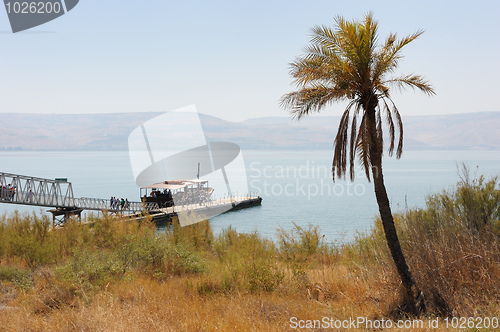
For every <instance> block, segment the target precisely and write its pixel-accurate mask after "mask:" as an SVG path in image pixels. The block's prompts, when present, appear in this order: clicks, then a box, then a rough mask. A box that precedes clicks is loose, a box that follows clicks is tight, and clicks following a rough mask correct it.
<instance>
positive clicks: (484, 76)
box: [0, 0, 500, 121]
mask: <svg viewBox="0 0 500 332" xmlns="http://www.w3.org/2000/svg"><path fill="white" fill-rule="evenodd" d="M369 10H372V11H373V13H374V15H375V18H376V19H377V20H378V21H379V23H380V31H379V33H380V37H381V39H382V40H383V39H385V37H386V36H387V34H388V33H390V32H397V33H398V35H399V36H404V35H408V34H411V33H413V32H415V31H417V30H419V29H424V30H425V31H426V32H425V33H424V34H423V35H422V36H421V37H420V38H419V39H417V40H416V41H415V42H413V43H412V44H410V45H408V46H407V48H406V49H404V54H405V58H404V59H403V61H402V62H401V66H400V71H399V73H408V74H409V73H418V74H421V75H423V76H424V77H425V78H426V79H428V80H429V81H430V82H431V83H432V84H433V86H434V87H435V89H436V92H437V96H435V97H428V96H426V95H424V94H422V93H417V92H413V91H407V92H403V93H397V92H396V91H394V93H393V96H394V100H395V101H396V103H397V105H398V107H399V110H400V111H401V113H402V114H406V115H420V114H445V113H463V112H479V111H500V106H498V105H499V103H498V94H499V88H500V83H499V77H500V65H499V63H498V59H500V37H499V34H498V33H499V32H500V28H499V20H500V1H495V0H491V1H482V0H478V1H470V0H468V1H439V0H433V1H373V0H371V1H360V0H357V1H314V0H312V1H295V0H287V1H269V0H268V1H261V0H253V1H235V0H233V1H213V0H211V1H208V0H207V1H181V0H176V1H159V0H156V1H154V0H153V1H137V0H136V1H129V0H80V3H79V4H78V5H77V6H76V7H75V8H74V9H73V10H72V11H70V12H69V13H67V14H65V15H63V16H62V17H60V18H58V19H56V20H54V21H51V22H49V23H46V24H44V25H41V26H39V27H36V28H33V29H30V30H28V31H26V32H20V33H16V34H13V33H12V32H11V30H10V25H9V22H8V18H7V14H6V11H5V10H4V9H3V8H0V44H1V52H0V112H3V113H6V112H9V113H11V112H13V113H104V112H151V111H155V112H160V111H169V110H173V109H176V108H180V107H183V106H186V105H190V104H196V106H197V108H198V111H199V112H202V113H206V114H210V115H214V116H218V117H220V118H223V119H225V120H231V121H240V120H244V119H247V118H252V117H261V116H286V115H287V113H286V111H285V110H283V109H281V108H280V107H279V99H280V97H281V96H282V95H283V94H285V93H287V92H290V91H292V90H293V89H295V87H294V86H292V85H291V78H290V76H289V74H288V69H289V68H288V64H289V62H290V61H292V60H293V59H294V58H295V57H296V56H298V55H300V54H301V53H302V52H303V48H304V47H305V46H306V45H307V44H308V41H309V31H310V28H311V27H313V26H315V25H320V24H325V25H332V23H333V18H334V17H335V16H337V15H342V16H344V17H345V18H348V19H352V18H358V19H361V18H362V17H363V15H364V14H365V13H366V12H368V11H369ZM343 106H345V105H336V106H332V107H330V108H329V109H327V110H325V112H324V114H325V115H334V114H339V113H340V112H341V111H342V110H343ZM0 121H1V120H0Z"/></svg>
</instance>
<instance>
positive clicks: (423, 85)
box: [382, 74, 436, 95]
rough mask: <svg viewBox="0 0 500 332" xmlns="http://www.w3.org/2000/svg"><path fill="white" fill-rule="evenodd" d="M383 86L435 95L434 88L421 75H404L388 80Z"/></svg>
mask: <svg viewBox="0 0 500 332" xmlns="http://www.w3.org/2000/svg"><path fill="white" fill-rule="evenodd" d="M382 84H384V85H385V84H388V85H392V86H394V87H396V88H398V89H399V90H404V89H406V88H408V87H409V88H412V89H418V90H421V91H423V92H424V93H426V94H427V95H434V94H436V92H434V88H433V87H432V86H431V85H430V84H429V82H428V81H426V80H424V78H423V77H422V76H420V75H413V74H410V75H403V76H399V77H395V78H391V79H388V80H386V81H384V82H382Z"/></svg>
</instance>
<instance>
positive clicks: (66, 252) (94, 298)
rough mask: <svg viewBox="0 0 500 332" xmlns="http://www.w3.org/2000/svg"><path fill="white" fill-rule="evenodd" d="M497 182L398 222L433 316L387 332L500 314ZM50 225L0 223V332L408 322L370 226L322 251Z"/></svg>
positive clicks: (203, 233)
mask: <svg viewBox="0 0 500 332" xmlns="http://www.w3.org/2000/svg"><path fill="white" fill-rule="evenodd" d="M492 181H493V180H492ZM494 181H495V183H493V184H492V183H491V182H485V181H476V182H474V181H470V182H463V183H462V185H461V186H459V187H458V188H457V191H456V192H453V193H449V192H443V193H441V194H438V195H435V196H432V197H429V199H428V204H427V208H426V209H421V210H413V211H408V212H407V213H404V214H397V215H395V221H396V223H397V226H398V229H399V230H400V235H401V240H402V246H403V249H404V251H405V253H406V255H407V257H408V262H409V265H410V266H411V269H412V271H413V273H414V275H415V278H416V279H417V282H418V284H419V286H420V287H421V288H422V289H423V290H424V292H425V295H426V300H427V304H428V308H429V312H428V315H429V317H423V318H418V319H419V320H420V319H421V324H423V327H419V328H412V329H397V328H395V327H394V328H392V329H391V328H388V329H384V330H387V331H392V330H394V331H401V330H412V331H428V330H430V328H429V326H430V325H429V324H430V323H431V322H432V320H435V319H439V320H440V324H439V328H437V329H432V330H433V331H452V330H453V329H452V328H451V327H449V328H446V326H445V324H444V321H443V320H444V319H445V318H446V317H447V316H460V317H468V316H471V317H495V316H496V317H498V316H499V315H500V309H499V305H498V304H499V303H500V289H499V288H498V285H499V284H500V245H499V235H500V232H499V231H498V230H499V229H500V227H499V226H500V221H499V219H500V218H499V216H500V191H499V190H498V185H497V183H496V179H494ZM470 202H473V203H472V204H471V203H470ZM485 207H486V208H485ZM485 211H486V212H487V213H486V212H485ZM37 218H38V219H37ZM30 225H33V226H30ZM46 226H47V225H46V222H45V220H44V219H43V218H40V217H37V216H33V215H31V216H19V215H15V216H12V217H9V218H7V217H3V220H1V221H0V331H48V330H50V331H150V330H152V331H157V330H159V331H295V330H297V329H296V328H293V327H294V326H295V325H294V318H293V317H296V320H295V322H297V323H298V320H301V323H302V325H303V326H306V327H305V328H304V329H300V330H304V331H356V330H360V331H364V330H366V329H365V328H364V327H365V325H362V324H361V325H360V326H359V327H360V328H359V329H356V328H354V329H352V328H342V327H341V328H335V327H333V326H325V323H324V321H323V318H324V317H325V318H327V319H330V318H331V319H333V320H339V321H343V320H349V319H357V318H358V317H366V318H367V319H370V320H372V321H373V320H379V321H380V320H382V319H385V320H387V319H391V320H392V322H394V323H396V322H397V320H399V319H406V320H408V319H413V318H411V317H405V316H401V313H400V312H399V311H398V307H399V305H400V303H401V298H400V293H401V288H400V287H401V284H400V282H399V279H398V277H397V275H396V273H395V269H394V266H393V263H392V261H391V259H390V257H389V254H388V249H387V246H386V244H385V240H384V237H383V233H382V231H381V227H380V221H376V222H375V227H374V229H373V231H372V232H371V233H370V234H365V235H360V236H359V238H358V239H357V240H356V241H355V242H353V243H351V244H346V245H343V246H334V245H331V244H325V243H323V242H322V236H321V233H320V230H319V229H318V228H317V227H313V226H310V227H309V228H303V227H299V226H297V225H296V227H295V228H294V229H292V230H291V231H288V232H287V231H285V230H282V229H281V230H278V237H279V241H277V243H273V242H271V241H269V240H266V239H263V238H261V237H260V236H259V234H257V233H251V234H242V233H237V232H236V231H234V230H233V229H231V228H228V229H226V230H224V231H223V232H221V234H218V235H216V236H214V235H213V234H212V230H211V228H210V224H209V223H208V222H203V223H199V224H196V225H191V226H189V227H185V228H178V227H174V228H173V229H172V230H170V231H167V232H166V233H165V234H156V233H155V232H154V228H153V225H151V224H150V223H149V222H145V223H143V224H141V225H138V224H136V223H130V222H127V221H124V220H116V219H113V218H109V217H106V218H103V219H102V220H96V221H95V223H93V224H89V225H82V226H80V225H77V224H69V225H68V227H66V228H65V229H61V230H58V231H56V232H53V231H47V230H46V229H45V228H44V227H46ZM407 322H411V321H407ZM418 322H420V321H418ZM418 322H417V323H418ZM315 323H316V324H318V323H320V325H321V326H318V325H316V326H314V324H315ZM307 324H311V326H308V325H307ZM372 330H377V329H376V328H374V329H372ZM482 330H484V331H487V330H488V329H482ZM491 331H492V330H491Z"/></svg>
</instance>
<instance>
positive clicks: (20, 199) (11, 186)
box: [0, 172, 158, 213]
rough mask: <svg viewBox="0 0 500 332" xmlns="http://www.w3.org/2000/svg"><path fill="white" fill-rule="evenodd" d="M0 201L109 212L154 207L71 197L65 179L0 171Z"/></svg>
mask: <svg viewBox="0 0 500 332" xmlns="http://www.w3.org/2000/svg"><path fill="white" fill-rule="evenodd" d="M0 203H9V204H22V205H34V206H45V207H53V208H56V209H58V210H61V211H64V210H67V211H75V210H96V211H110V212H118V211H120V212H121V211H123V212H132V213H133V212H142V211H143V210H147V211H154V210H158V205H157V204H156V203H147V204H146V205H144V204H143V203H142V202H128V204H125V206H123V207H122V206H121V205H120V204H111V200H110V199H102V198H88V197H81V198H75V197H74V195H73V187H72V185H71V182H68V181H67V179H55V180H51V179H43V178H37V177H32V176H26V175H18V174H11V173H2V172H0Z"/></svg>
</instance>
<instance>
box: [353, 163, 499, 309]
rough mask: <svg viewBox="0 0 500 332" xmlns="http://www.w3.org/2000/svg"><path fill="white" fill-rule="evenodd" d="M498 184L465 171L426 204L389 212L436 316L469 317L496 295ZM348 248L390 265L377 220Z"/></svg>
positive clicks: (497, 281) (497, 272)
mask: <svg viewBox="0 0 500 332" xmlns="http://www.w3.org/2000/svg"><path fill="white" fill-rule="evenodd" d="M498 187H499V185H498V178H497V177H494V178H492V179H490V180H488V181H486V180H485V179H484V178H483V177H482V176H481V177H479V178H476V179H471V178H470V177H469V173H468V171H467V170H464V171H463V175H462V177H461V181H460V182H459V183H458V184H457V187H456V189H455V190H453V191H443V192H442V193H439V194H435V195H431V196H429V197H428V198H427V201H426V208H423V209H413V210H410V211H407V212H406V213H400V214H394V221H395V223H396V228H397V229H398V233H399V237H400V241H401V246H402V248H403V252H404V253H405V255H406V258H407V261H408V265H409V266H410V269H411V270H412V271H413V275H414V277H415V279H416V281H417V284H418V285H419V287H420V288H421V289H422V290H423V291H424V293H425V295H426V298H427V301H428V305H429V307H430V308H431V309H432V310H434V312H436V313H437V314H441V315H458V316H467V315H472V316H473V315H475V314H477V313H476V312H475V310H476V308H478V307H481V306H483V305H487V304H488V303H491V301H497V300H498V298H500V289H498V284H499V283H500V237H499V233H498V223H499V220H498V219H499V213H500V211H499V207H500V190H499V189H498ZM353 248H356V250H358V251H359V252H360V253H362V255H363V257H364V258H365V259H368V260H372V262H378V264H382V265H385V266H390V267H393V266H394V265H393V262H392V259H391V256H390V254H389V251H388V249H387V245H386V244H385V237H384V233H383V230H382V225H381V220H380V218H378V219H377V220H376V222H375V227H374V229H373V231H372V233H371V234H370V235H369V236H366V237H361V238H359V239H358V240H357V243H356V244H355V245H354V246H353ZM394 280H397V278H396V277H395V278H394Z"/></svg>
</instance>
